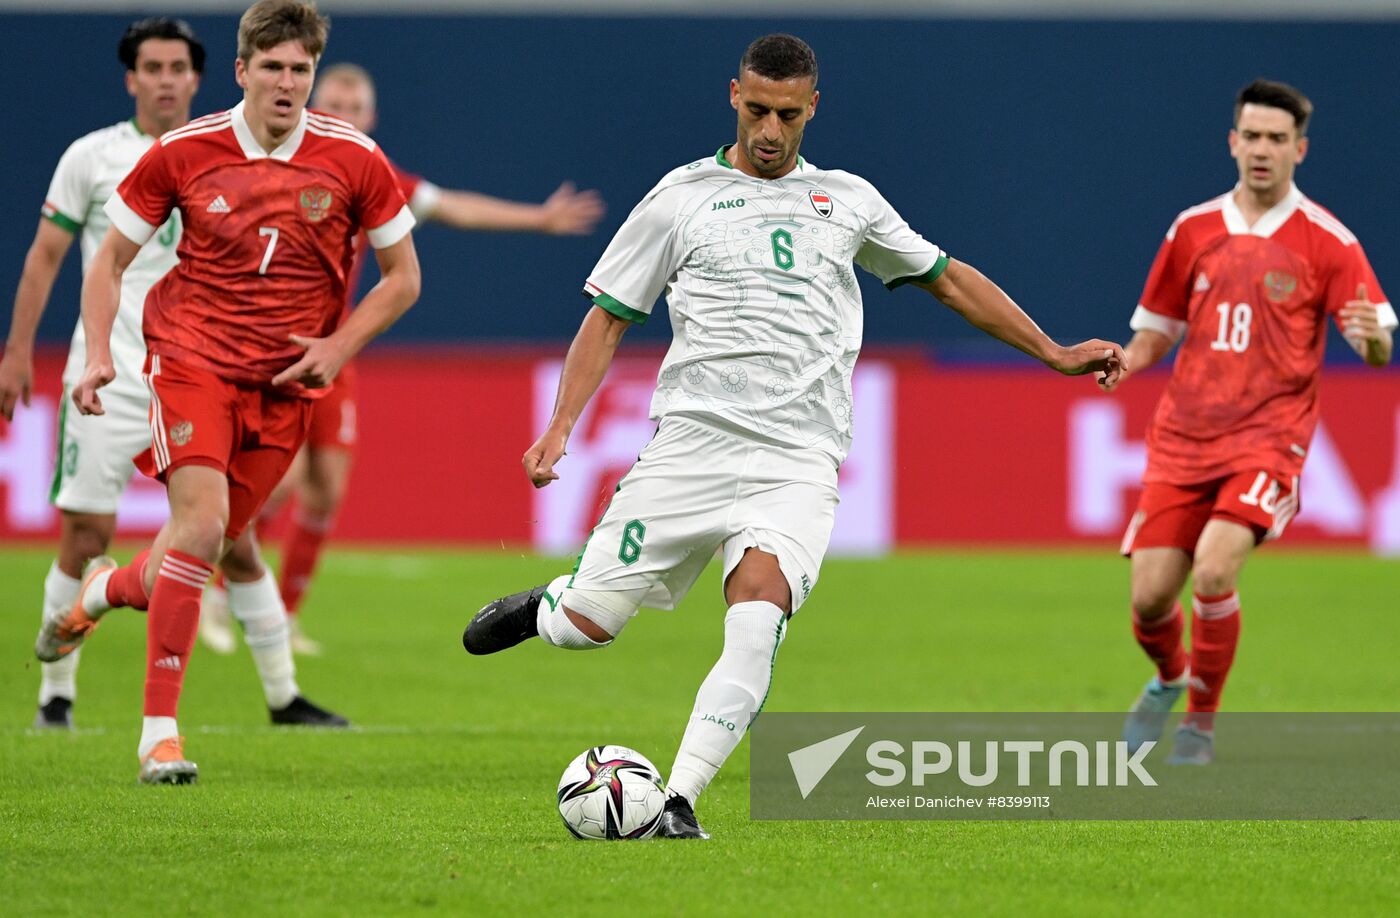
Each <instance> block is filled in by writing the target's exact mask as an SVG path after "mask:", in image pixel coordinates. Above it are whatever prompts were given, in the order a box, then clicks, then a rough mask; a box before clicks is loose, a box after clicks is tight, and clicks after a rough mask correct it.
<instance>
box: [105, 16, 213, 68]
mask: <svg viewBox="0 0 1400 918" xmlns="http://www.w3.org/2000/svg"><path fill="white" fill-rule="evenodd" d="M152 38H169V39H171V40H174V41H183V42H184V43H185V44H187V45H189V47H190V66H192V67H194V72H195V73H203V72H204V45H203V44H201V43H200V41H199V39H198V38H196V37H195V34H194V29H192V28H190V24H189V23H188V22H186V21H185V20H183V19H172V18H170V17H169V16H152V17H150V18H149V19H140V20H137V21H136V22H133V23H132V24H131V25H129V26H127V27H126V34H124V35H122V40H121V41H120V42H118V43H117V59H118V60H120V61H121V62H122V64H124V65H125V66H126V69H127V70H135V69H136V55H137V53H138V52H139V51H140V50H141V43H142V42H144V41H148V40H150V39H152Z"/></svg>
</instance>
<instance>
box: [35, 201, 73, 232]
mask: <svg viewBox="0 0 1400 918" xmlns="http://www.w3.org/2000/svg"><path fill="white" fill-rule="evenodd" d="M40 213H42V214H43V215H44V217H45V218H46V219H48V220H50V221H52V222H53V224H54V226H57V227H58V228H59V229H61V230H66V231H68V232H70V233H73V234H75V235H76V234H77V232H78V230H80V229H82V228H83V225H82V224H81V223H79V222H78V221H77V220H74V219H73V218H72V217H69V216H66V215H64V214H61V213H59V212H58V211H57V210H55V209H54V208H53V207H50V206H45V207H44V209H43V210H41V211H40Z"/></svg>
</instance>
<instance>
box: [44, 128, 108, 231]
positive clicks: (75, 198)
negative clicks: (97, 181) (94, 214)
mask: <svg viewBox="0 0 1400 918" xmlns="http://www.w3.org/2000/svg"><path fill="white" fill-rule="evenodd" d="M87 140H88V138H87V137H83V138H80V139H78V140H76V141H74V142H73V143H72V144H71V145H70V146H69V147H68V149H67V151H65V152H64V154H63V156H62V158H60V159H59V161H58V167H57V168H56V169H54V172H53V180H52V181H50V182H49V193H48V196H47V197H45V198H44V207H43V209H42V211H41V213H42V214H43V215H44V216H45V217H46V218H48V219H49V220H51V221H52V222H53V223H55V224H57V225H58V226H60V227H62V228H63V229H65V230H67V231H68V232H70V233H77V232H78V231H79V230H81V229H82V228H83V224H85V223H86V222H87V218H88V208H89V207H90V206H91V203H92V194H93V184H94V176H93V174H92V171H93V165H94V162H95V160H94V159H93V157H92V155H91V154H90V153H89V151H88V150H87V146H88V144H87Z"/></svg>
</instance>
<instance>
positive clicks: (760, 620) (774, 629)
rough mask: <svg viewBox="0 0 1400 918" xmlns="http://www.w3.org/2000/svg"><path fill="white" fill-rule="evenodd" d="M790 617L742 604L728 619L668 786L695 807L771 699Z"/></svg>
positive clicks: (768, 607)
mask: <svg viewBox="0 0 1400 918" xmlns="http://www.w3.org/2000/svg"><path fill="white" fill-rule="evenodd" d="M786 631H787V616H785V615H784V614H783V610H782V609H779V608H778V607H777V606H775V605H773V604H772V603H771V602H740V603H735V604H734V605H732V606H730V607H729V613H728V614H727V615H725V617H724V651H723V652H722V653H720V655H719V661H718V662H717V663H715V665H714V668H713V669H711V670H710V674H709V675H708V676H706V677H705V681H704V682H702V683H701V684H700V691H699V692H698V693H697V694H696V696H695V709H694V710H693V711H692V712H691V714H690V723H689V724H688V725H687V726H686V728H685V736H683V737H681V748H680V749H679V750H678V751H677V752H676V762H675V764H674V765H672V766H671V780H670V781H669V782H668V784H667V789H668V790H669V791H670V792H671V793H673V794H679V795H681V796H682V797H684V798H685V799H687V800H689V801H690V802H691V804H692V805H693V804H694V803H695V799H696V798H697V797H699V796H700V793H701V791H703V790H704V789H705V787H706V786H707V785H708V784H709V783H710V781H711V780H712V779H713V778H714V776H715V773H716V772H718V771H719V768H720V766H721V765H723V764H724V760H725V759H727V758H729V754H730V753H731V752H733V751H734V750H735V749H736V748H738V746H739V740H741V739H743V738H744V732H745V731H746V730H748V729H749V724H750V723H751V722H752V721H753V719H754V718H755V717H757V716H758V712H759V711H760V710H762V709H763V702H764V701H765V700H766V699H767V698H768V686H769V685H770V684H771V683H772V681H773V663H774V661H775V660H776V659H777V656H778V645H779V644H781V643H782V642H783V634H784V633H785V632H786Z"/></svg>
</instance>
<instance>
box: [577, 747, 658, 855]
mask: <svg viewBox="0 0 1400 918" xmlns="http://www.w3.org/2000/svg"><path fill="white" fill-rule="evenodd" d="M665 808H666V784H665V782H664V781H662V780H661V773H660V772H658V771H657V770H656V766H655V765H653V764H651V761H650V760H649V759H647V757H646V756H644V755H642V754H641V753H640V752H638V751H636V750H635V749H629V748H627V747H626V746H593V747H592V748H590V749H586V750H584V751H583V752H582V753H580V754H579V756H578V758H576V759H574V760H573V761H572V762H570V763H569V767H568V768H565V769H564V774H563V776H562V777H561V778H560V779H559V815H560V816H562V817H563V819H564V825H565V826H566V827H567V828H568V830H569V831H570V832H572V833H573V834H574V837H576V838H584V839H596V840H599V841H603V840H609V841H610V840H613V839H624V838H630V839H642V838H650V837H651V836H652V835H653V834H655V832H656V829H657V827H658V826H660V825H661V814H662V811H663V810H664V809H665Z"/></svg>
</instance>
